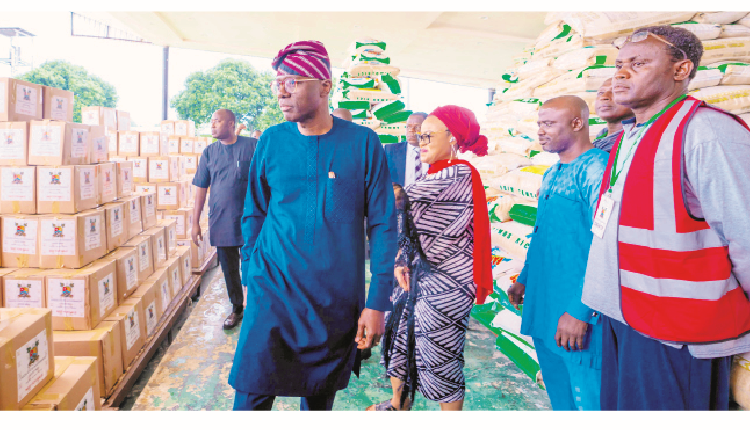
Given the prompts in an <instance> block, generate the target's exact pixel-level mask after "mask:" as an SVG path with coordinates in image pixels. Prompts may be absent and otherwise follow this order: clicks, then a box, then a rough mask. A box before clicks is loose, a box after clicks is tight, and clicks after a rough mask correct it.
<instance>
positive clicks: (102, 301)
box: [99, 273, 115, 318]
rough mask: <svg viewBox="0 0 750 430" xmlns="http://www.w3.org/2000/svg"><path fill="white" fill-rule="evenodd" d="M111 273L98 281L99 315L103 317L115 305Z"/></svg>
mask: <svg viewBox="0 0 750 430" xmlns="http://www.w3.org/2000/svg"><path fill="white" fill-rule="evenodd" d="M112 279H113V278H112V274H111V273H110V274H109V275H107V276H105V277H104V279H102V280H100V281H99V317H100V318H104V317H105V316H106V315H107V313H109V311H110V310H112V309H113V308H114V307H115V295H114V293H113V292H112V284H114V282H113V280H112Z"/></svg>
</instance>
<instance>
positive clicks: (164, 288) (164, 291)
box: [161, 281, 169, 313]
mask: <svg viewBox="0 0 750 430" xmlns="http://www.w3.org/2000/svg"><path fill="white" fill-rule="evenodd" d="M168 307H169V283H168V282H167V281H164V282H162V284H161V311H162V313H164V312H166V311H167V308H168Z"/></svg>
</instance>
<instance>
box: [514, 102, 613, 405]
mask: <svg viewBox="0 0 750 430" xmlns="http://www.w3.org/2000/svg"><path fill="white" fill-rule="evenodd" d="M538 123H539V132H538V134H539V143H540V144H541V145H542V146H543V147H544V149H545V151H549V152H556V153H557V154H558V155H559V156H560V162H559V163H557V164H555V165H554V166H552V167H550V168H549V169H548V170H547V171H546V172H545V174H544V180H543V182H542V187H541V189H540V190H539V206H538V210H537V218H536V225H535V226H534V231H533V233H532V239H531V245H530V246H529V251H528V254H527V256H526V264H525V265H524V268H523V271H522V272H521V274H520V276H519V277H518V281H517V282H516V283H515V284H514V285H513V286H511V288H510V289H509V290H508V296H509V299H510V301H511V303H513V304H515V305H517V304H520V303H523V317H522V322H521V333H522V334H525V335H528V336H531V337H532V338H533V340H534V346H535V348H536V352H537V358H538V359H539V365H540V367H541V369H542V377H543V379H544V384H545V386H546V388H547V393H548V394H549V397H550V402H551V403H552V408H553V409H555V410H598V409H599V391H600V389H599V388H600V385H601V337H602V335H601V327H600V326H601V325H600V324H597V322H598V316H596V315H595V314H594V313H593V312H592V311H591V309H589V308H588V307H587V306H585V305H584V304H583V303H581V291H582V288H583V278H584V274H585V273H586V261H587V256H588V252H589V246H590V245H591V240H592V233H591V224H592V222H593V219H594V212H595V210H596V201H597V199H598V195H599V186H600V185H601V181H602V176H603V174H604V169H605V168H606V165H607V158H608V156H607V153H606V152H604V151H602V150H600V149H596V148H594V147H593V145H592V144H591V142H590V140H589V134H588V133H589V130H588V107H587V106H586V103H585V102H584V101H583V100H581V99H580V98H578V97H572V96H565V97H560V98H556V99H552V100H549V101H547V102H546V103H545V104H544V105H543V106H542V107H541V108H540V110H539V121H538Z"/></svg>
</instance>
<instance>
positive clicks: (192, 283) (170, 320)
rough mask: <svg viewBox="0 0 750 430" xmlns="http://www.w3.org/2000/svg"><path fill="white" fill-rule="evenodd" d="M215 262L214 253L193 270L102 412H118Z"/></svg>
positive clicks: (119, 381)
mask: <svg viewBox="0 0 750 430" xmlns="http://www.w3.org/2000/svg"><path fill="white" fill-rule="evenodd" d="M215 260H216V251H215V250H214V252H213V253H212V254H211V255H209V258H207V259H206V262H205V263H204V264H203V265H202V266H201V267H200V268H198V269H193V275H192V276H191V277H190V279H189V280H188V282H187V283H186V284H185V285H184V286H183V287H182V290H180V292H179V293H178V296H177V298H176V299H175V300H172V303H170V305H169V308H167V311H166V312H165V313H164V316H163V317H162V319H161V321H159V324H157V326H156V329H155V331H154V334H153V335H152V336H151V337H150V338H148V340H146V344H145V345H144V346H143V348H142V349H141V351H140V352H139V353H138V355H137V356H136V357H135V360H134V361H133V364H132V365H131V366H130V367H129V368H128V369H126V370H125V374H124V375H122V376H121V377H120V379H119V380H118V381H117V384H115V386H114V388H113V390H112V394H111V395H110V396H109V398H107V399H106V400H105V401H104V404H103V406H102V410H118V409H119V406H120V405H121V404H122V402H123V401H124V400H125V397H127V395H128V393H130V390H131V389H132V388H133V385H135V381H136V380H137V379H138V377H139V376H140V375H141V373H143V370H144V369H145V368H146V366H147V365H148V362H149V361H150V360H151V358H152V357H153V356H154V354H155V353H156V349H157V348H158V347H159V345H161V343H162V342H163V341H164V339H166V337H167V336H168V335H169V332H170V331H171V330H172V327H174V325H175V323H176V322H177V319H178V318H179V317H180V315H182V313H183V312H184V311H185V309H186V308H187V305H188V302H189V301H190V299H191V297H193V296H194V295H195V294H196V292H197V291H198V288H199V287H200V284H201V279H202V278H203V275H204V274H205V273H206V271H207V270H208V269H209V268H211V267H214V265H215Z"/></svg>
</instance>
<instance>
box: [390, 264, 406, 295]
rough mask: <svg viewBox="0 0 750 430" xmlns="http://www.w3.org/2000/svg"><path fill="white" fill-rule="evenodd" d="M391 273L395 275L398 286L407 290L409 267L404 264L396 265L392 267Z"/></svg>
mask: <svg viewBox="0 0 750 430" xmlns="http://www.w3.org/2000/svg"><path fill="white" fill-rule="evenodd" d="M393 275H394V276H395V277H396V280H397V281H398V285H399V287H401V288H403V289H404V290H405V291H409V268H408V267H406V266H401V267H396V268H395V269H393Z"/></svg>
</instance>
